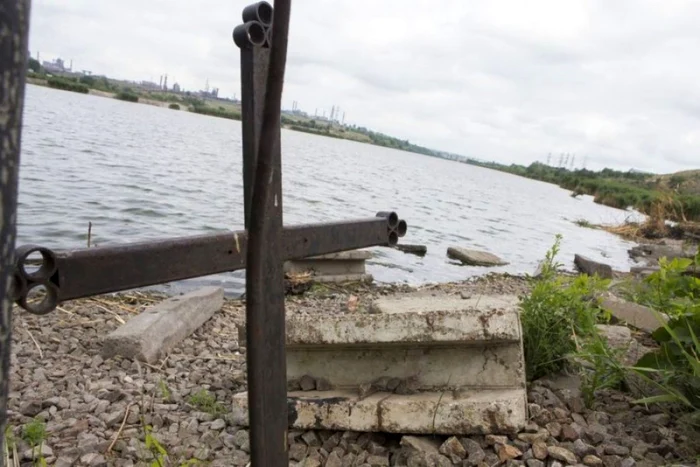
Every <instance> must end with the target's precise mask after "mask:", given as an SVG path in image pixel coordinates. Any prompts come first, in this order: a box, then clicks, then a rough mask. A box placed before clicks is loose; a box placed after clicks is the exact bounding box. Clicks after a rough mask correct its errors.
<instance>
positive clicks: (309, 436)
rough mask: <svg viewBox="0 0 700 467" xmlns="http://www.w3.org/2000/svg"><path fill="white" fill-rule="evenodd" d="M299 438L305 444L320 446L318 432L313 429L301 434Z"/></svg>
mask: <svg viewBox="0 0 700 467" xmlns="http://www.w3.org/2000/svg"><path fill="white" fill-rule="evenodd" d="M301 439H303V440H304V442H305V443H306V445H307V446H312V447H313V446H321V440H320V439H319V438H318V434H317V433H316V432H315V431H307V432H306V433H304V434H303V435H301Z"/></svg>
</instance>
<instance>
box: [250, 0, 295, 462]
mask: <svg viewBox="0 0 700 467" xmlns="http://www.w3.org/2000/svg"><path fill="white" fill-rule="evenodd" d="M290 4H291V2H290V0H276V1H275V3H274V12H273V21H272V44H271V47H270V61H269V66H268V70H267V84H266V89H265V100H264V102H265V104H264V108H263V115H262V117H263V119H262V125H261V128H260V136H259V139H258V144H257V158H256V163H255V170H254V173H255V177H254V183H253V189H252V202H251V210H250V225H249V226H248V229H249V238H248V261H247V268H246V337H247V342H248V353H247V357H248V403H249V417H250V447H251V461H252V465H255V466H265V467H283V466H286V465H288V460H287V426H288V421H287V382H286V379H287V376H286V372H287V364H286V348H285V343H286V339H285V336H286V334H285V313H284V271H283V259H282V247H283V245H282V241H283V240H282V183H281V160H280V159H281V158H280V153H281V150H280V119H281V106H282V89H283V87H284V71H285V66H286V61H287V37H288V32H289V16H290V7H291V5H290Z"/></svg>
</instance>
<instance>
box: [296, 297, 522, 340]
mask: <svg viewBox="0 0 700 467" xmlns="http://www.w3.org/2000/svg"><path fill="white" fill-rule="evenodd" d="M456 300H457V301H456V302H455V301H452V300H448V299H446V300H435V299H433V300H420V303H419V304H415V303H412V302H407V306H410V307H411V308H409V310H408V312H404V313H398V312H386V313H372V314H360V313H357V314H342V315H340V314H339V315H328V316H324V317H323V319H319V316H315V315H301V316H295V317H292V318H288V319H287V344H288V345H290V346H319V345H325V346H327V345H362V344H365V345H370V346H378V345H381V346H384V345H387V344H396V345H410V346H414V347H415V346H417V345H421V344H425V345H429V346H435V345H437V344H448V343H460V345H479V346H481V345H484V344H485V343H491V344H495V343H507V342H510V343H513V342H520V339H521V334H520V333H521V329H520V317H519V314H518V310H517V308H515V307H503V308H500V307H496V306H495V305H494V306H493V307H492V308H490V309H485V310H484V309H481V308H482V306H481V305H479V308H478V309H477V308H474V307H470V306H469V304H470V300H460V299H456ZM494 300H495V299H494ZM485 302H488V300H486V301H485ZM491 303H494V302H491ZM458 304H459V305H458ZM421 306H424V307H427V308H429V309H428V310H427V311H419V310H420V309H421ZM375 309H376V307H375ZM380 309H381V308H380ZM384 309H385V310H386V309H387V308H386V306H385V308H384ZM389 309H391V308H389Z"/></svg>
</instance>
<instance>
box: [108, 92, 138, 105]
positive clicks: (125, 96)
mask: <svg viewBox="0 0 700 467" xmlns="http://www.w3.org/2000/svg"><path fill="white" fill-rule="evenodd" d="M114 98H115V99H119V100H120V101H125V102H138V101H139V96H138V94H136V93H134V92H131V91H120V92H118V93H117V95H116V96H114Z"/></svg>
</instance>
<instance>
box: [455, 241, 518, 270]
mask: <svg viewBox="0 0 700 467" xmlns="http://www.w3.org/2000/svg"><path fill="white" fill-rule="evenodd" d="M447 257H448V258H450V259H454V260H458V261H461V262H462V264H465V265H468V266H505V265H507V264H508V263H507V262H506V261H503V260H502V259H501V258H499V257H498V256H496V255H494V254H492V253H488V252H485V251H477V250H469V249H467V248H460V247H454V246H452V247H449V248H448V249H447Z"/></svg>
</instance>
